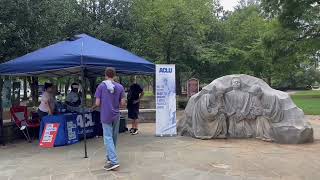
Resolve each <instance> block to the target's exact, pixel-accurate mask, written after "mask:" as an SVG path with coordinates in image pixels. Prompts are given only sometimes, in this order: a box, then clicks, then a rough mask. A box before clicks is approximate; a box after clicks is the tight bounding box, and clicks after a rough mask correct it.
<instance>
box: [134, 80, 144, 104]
mask: <svg viewBox="0 0 320 180" xmlns="http://www.w3.org/2000/svg"><path fill="white" fill-rule="evenodd" d="M139 92H140V93H139V99H137V100H135V101H134V102H133V103H134V104H136V103H138V102H140V100H141V99H142V97H143V96H144V91H143V88H142V87H141V86H140V85H139Z"/></svg>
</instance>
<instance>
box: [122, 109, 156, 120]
mask: <svg viewBox="0 0 320 180" xmlns="http://www.w3.org/2000/svg"><path fill="white" fill-rule="evenodd" d="M139 112H140V113H139V122H140V123H154V122H155V120H156V109H140V110H139ZM120 113H121V115H122V116H124V117H125V118H127V119H128V110H127V109H125V110H120ZM130 121H131V120H130V119H128V122H130Z"/></svg>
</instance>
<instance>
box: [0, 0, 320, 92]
mask: <svg viewBox="0 0 320 180" xmlns="http://www.w3.org/2000/svg"><path fill="white" fill-rule="evenodd" d="M319 12H320V6H319V1H317V0H302V1H291V0H284V1H277V0H261V1H259V0H241V1H240V3H239V5H238V6H237V7H236V9H235V10H234V11H233V12H230V11H225V10H224V9H223V7H222V6H221V5H220V3H219V1H218V0H174V1H173V0H152V1H150V0H15V1H12V0H1V3H0V60H1V62H4V61H7V60H10V59H12V58H15V57H18V56H21V55H23V54H26V53H28V52H31V51H34V50H36V49H39V48H41V47H44V46H47V45H49V44H52V43H54V42H57V41H60V40H63V39H66V38H68V37H70V36H73V35H75V34H80V33H87V34H90V35H92V36H95V37H97V38H99V39H102V40H104V41H107V42H109V43H112V44H114V45H116V46H119V47H122V48H125V49H127V50H130V51H132V52H134V53H136V54H138V55H140V56H143V57H145V58H146V59H148V60H151V61H153V62H155V63H173V64H176V66H177V80H178V87H181V86H183V82H185V80H187V79H188V78H191V77H198V78H200V80H201V82H202V83H209V82H210V81H211V80H213V79H215V78H217V77H220V76H223V75H227V74H232V73H245V74H249V75H254V76H257V77H259V78H263V79H265V80H266V81H267V82H268V83H269V84H271V85H272V86H275V87H292V88H295V87H305V86H306V85H311V84H313V83H315V82H316V81H318V82H320V80H319V69H318V67H319V61H320V57H319V56H320V41H319V37H320V35H319V34H320V27H319V23H320V21H319V19H320V17H319V16H320V13H319ZM179 91H180V89H179V88H178V92H179Z"/></svg>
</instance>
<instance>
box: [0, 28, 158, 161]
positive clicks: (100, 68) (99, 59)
mask: <svg viewBox="0 0 320 180" xmlns="http://www.w3.org/2000/svg"><path fill="white" fill-rule="evenodd" d="M106 67H114V68H115V69H116V71H117V73H118V74H145V75H153V74H154V73H155V65H154V64H153V63H151V62H149V61H147V60H145V59H143V58H141V57H138V56H136V55H134V54H132V53H130V52H128V51H126V50H124V49H121V48H118V47H116V46H113V45H111V44H108V43H106V42H103V41H100V40H98V39H95V38H93V37H91V36H88V35H86V34H81V35H76V36H75V37H73V38H69V39H68V40H65V41H61V42H58V43H56V44H53V45H50V46H48V47H45V48H42V49H39V50H36V51H34V52H31V53H29V54H26V55H24V56H22V57H19V58H16V59H13V60H11V61H8V62H5V63H2V64H0V75H1V76H44V77H66V76H72V75H75V76H79V75H81V77H82V82H84V79H85V78H91V77H96V76H103V75H104V71H105V68H106ZM83 87H85V84H84V85H83ZM82 94H83V99H85V97H84V93H82ZM82 106H83V107H84V104H82ZM1 109H2V108H1ZM0 118H1V119H0V121H1V122H0V123H1V124H0V125H2V117H0ZM1 128H2V126H1ZM2 132H3V130H2V129H1V134H2ZM84 132H85V130H84ZM84 134H85V133H84ZM84 142H85V143H84V146H85V157H87V147H86V136H84Z"/></svg>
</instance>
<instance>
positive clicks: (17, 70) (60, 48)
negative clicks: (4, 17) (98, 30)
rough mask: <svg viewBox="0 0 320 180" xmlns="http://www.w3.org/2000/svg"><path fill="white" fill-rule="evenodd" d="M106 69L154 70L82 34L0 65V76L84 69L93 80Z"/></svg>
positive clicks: (73, 72)
mask: <svg viewBox="0 0 320 180" xmlns="http://www.w3.org/2000/svg"><path fill="white" fill-rule="evenodd" d="M106 67H114V68H115V69H116V70H117V72H118V73H120V74H153V73H154V71H155V65H154V64H153V63H151V62H149V61H147V60H145V59H143V58H141V57H138V56H136V55H134V54H132V53H130V52H128V51H126V50H123V49H121V48H118V47H116V46H113V45H111V44H108V43H106V42H103V41H100V40H98V39H95V38H93V37H90V36H88V35H86V34H81V35H77V36H75V37H74V38H72V39H69V40H66V41H61V42H58V43H56V44H53V45H50V46H48V47H45V48H42V49H39V50H36V51H34V52H32V53H29V54H26V55H24V56H22V57H19V58H16V59H14V60H11V61H8V62H6V63H2V64H0V75H10V76H50V77H52V76H54V77H64V76H70V75H79V74H80V73H81V71H82V70H84V71H85V76H86V77H94V76H97V75H99V76H101V75H103V74H104V70H105V68H106Z"/></svg>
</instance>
